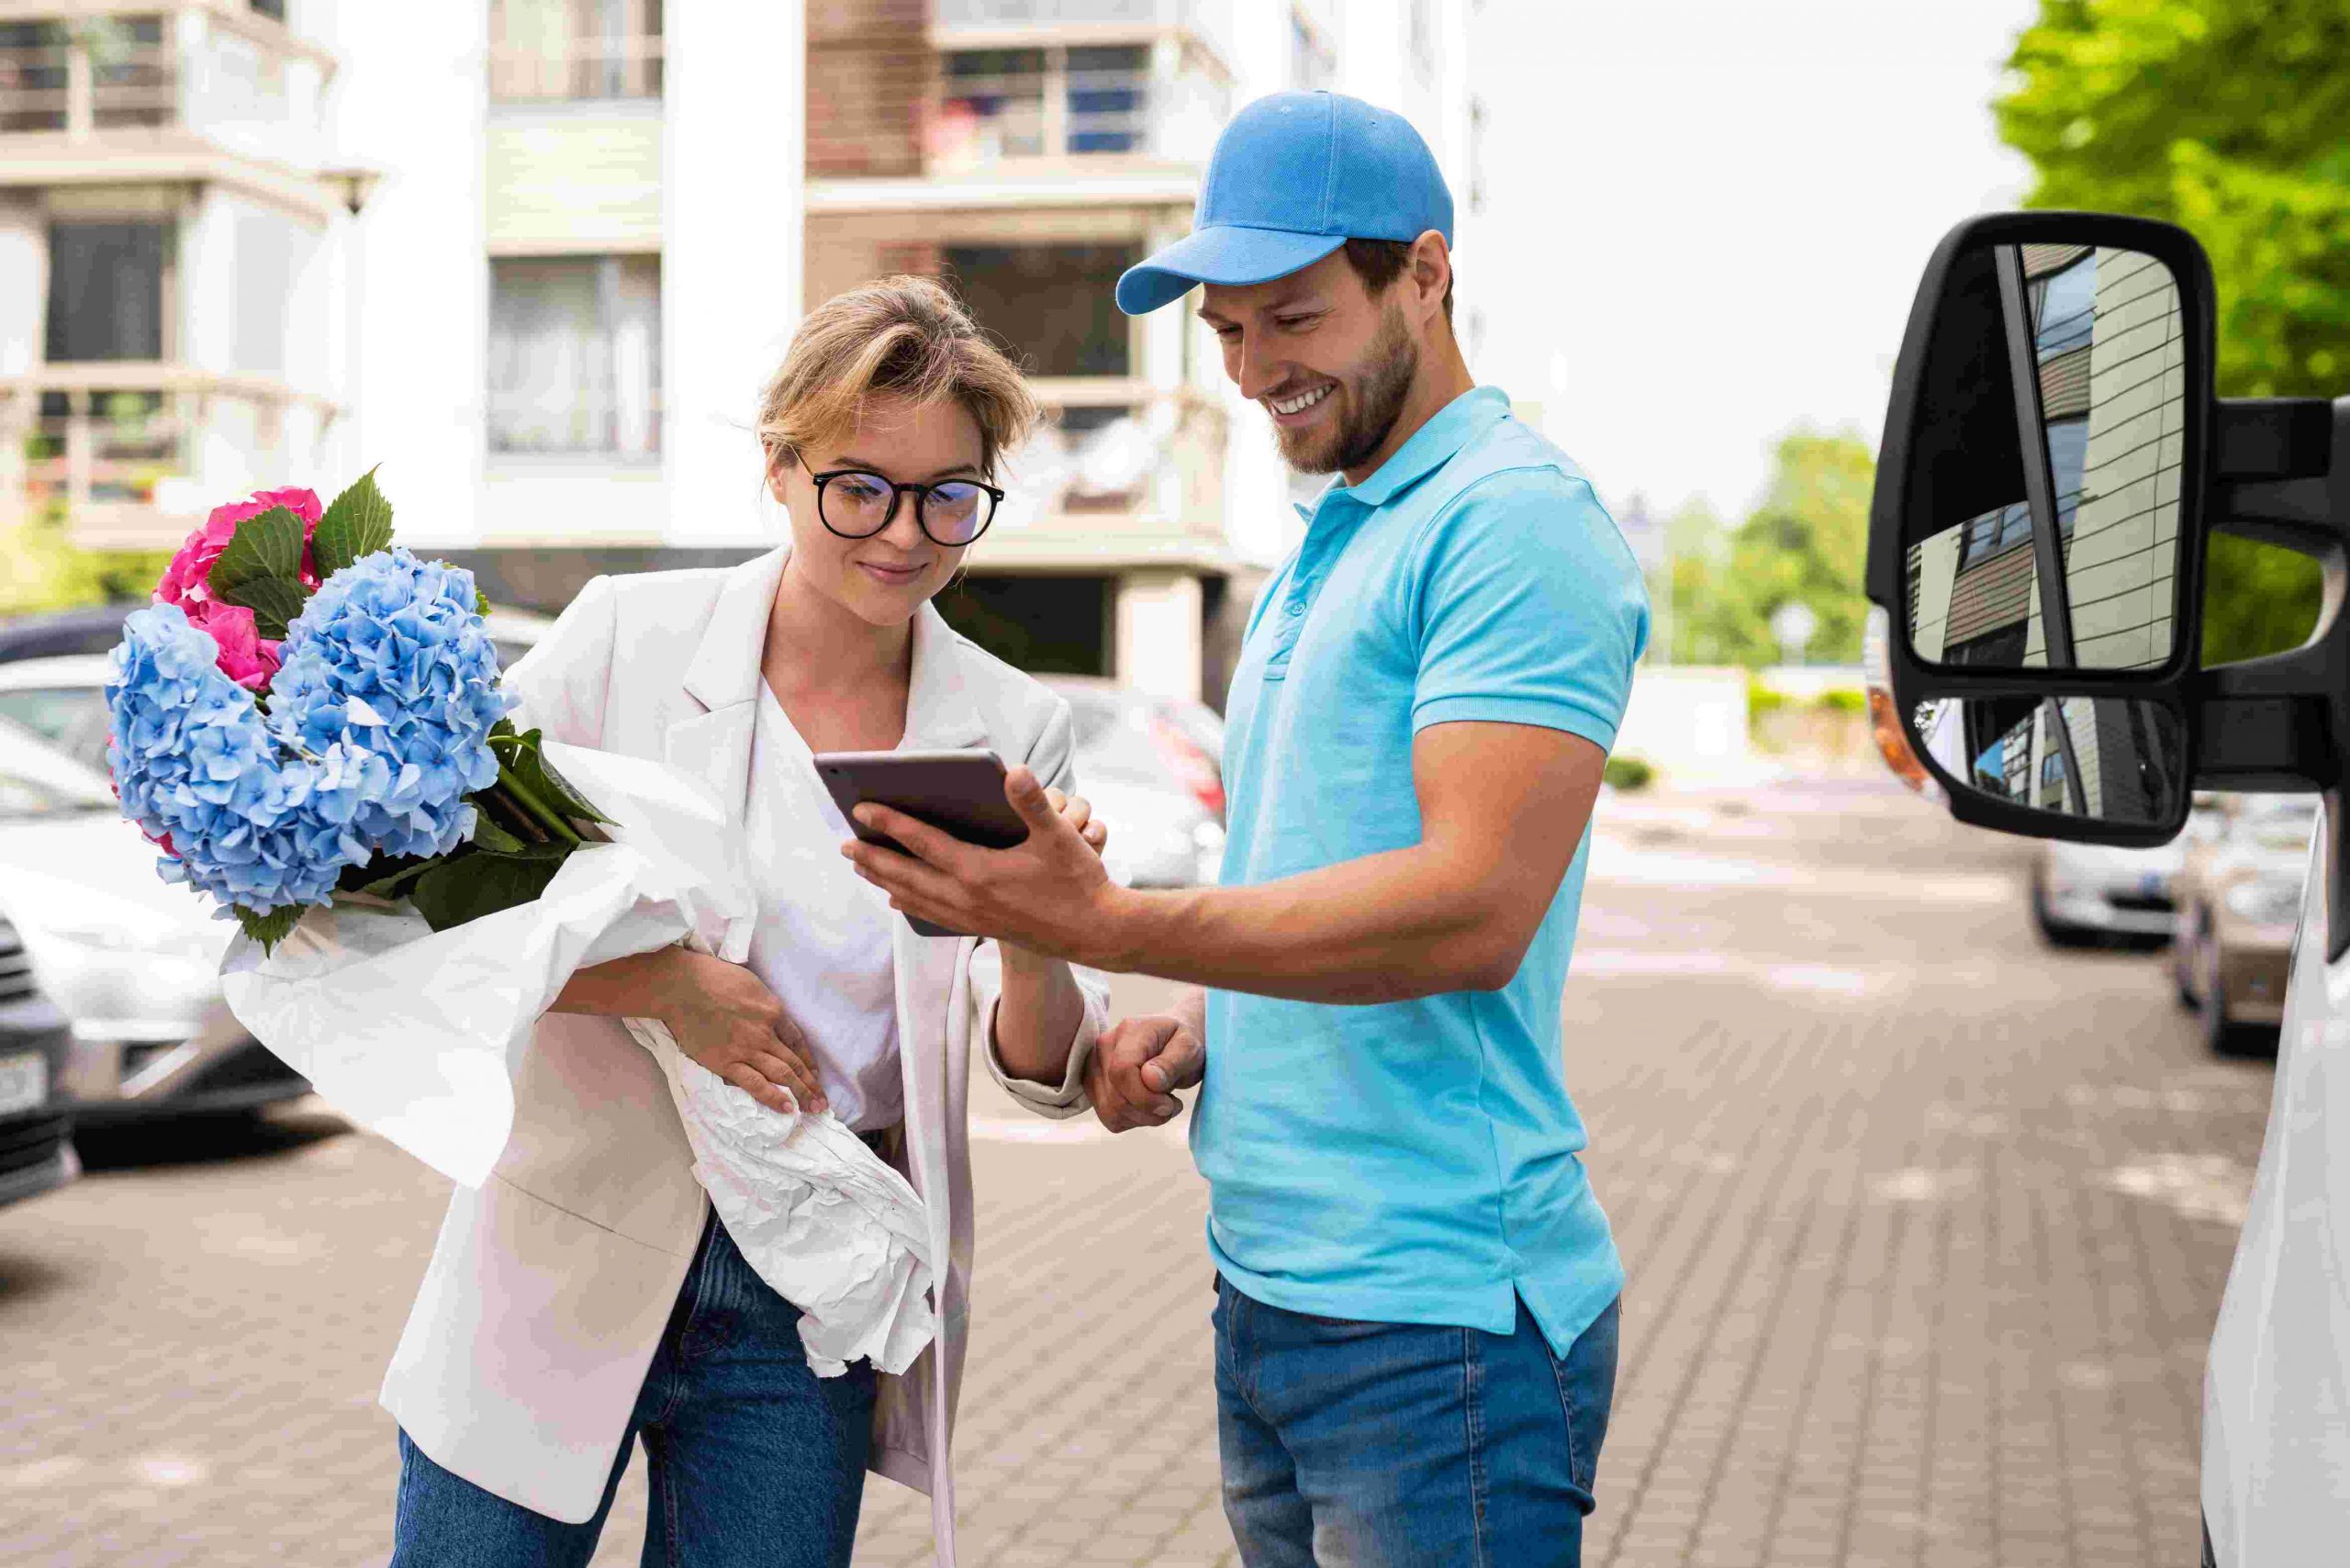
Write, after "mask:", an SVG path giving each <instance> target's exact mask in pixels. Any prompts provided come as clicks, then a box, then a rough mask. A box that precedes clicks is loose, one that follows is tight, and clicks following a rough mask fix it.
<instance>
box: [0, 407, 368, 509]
mask: <svg viewBox="0 0 2350 1568" xmlns="http://www.w3.org/2000/svg"><path fill="white" fill-rule="evenodd" d="M333 413H334V410H333V409H332V408H331V407H330V406H329V405H328V404H327V403H326V402H325V401H324V400H323V399H320V398H313V397H308V396H307V395H304V394H301V393H297V392H295V391H293V390H292V389H290V388H288V387H286V386H284V385H283V384H281V383H278V382H274V381H272V380H269V379H267V378H264V377H260V376H245V375H215V374H211V373H207V372H204V371H199V370H195V369H192V368H190V367H187V366H185V365H175V364H131V363H124V364H73V365H51V366H49V367H47V368H46V369H44V370H41V371H39V372H36V373H34V374H33V375H24V376H13V377H6V378H0V489H5V491H6V494H5V495H0V510H11V509H12V508H13V507H18V506H20V507H22V508H23V509H25V510H28V511H34V512H38V511H41V510H49V509H51V508H57V507H62V509H63V510H64V511H65V514H66V517H67V519H68V521H69V524H70V526H71V528H72V530H73V534H74V536H75V537H76V538H77V539H78V540H80V541H82V542H83V543H90V544H95V545H99V546H101V547H106V546H120V547H140V548H145V547H156V546H161V547H168V546H169V545H172V544H175V543H178V542H179V539H180V537H181V536H182V535H183V534H184V533H185V531H186V530H187V528H188V527H190V526H192V520H193V519H195V518H197V517H200V516H201V515H202V513H203V511H204V510H205V509H206V508H207V506H208V505H210V504H211V501H212V500H217V499H218V498H220V497H222V496H229V495H238V494H242V493H243V492H244V491H245V490H248V489H251V488H252V487H254V486H256V485H259V484H262V483H264V482H268V481H272V480H274V479H275V478H278V477H281V476H284V475H285V474H287V473H299V472H306V471H308V469H309V468H310V467H312V466H313V459H314V457H315V455H316V453H317V448H318V442H319V437H320V435H321V434H322V432H323V431H324V429H325V426H326V424H327V422H328V421H329V420H330V419H331V418H332V417H333Z"/></svg>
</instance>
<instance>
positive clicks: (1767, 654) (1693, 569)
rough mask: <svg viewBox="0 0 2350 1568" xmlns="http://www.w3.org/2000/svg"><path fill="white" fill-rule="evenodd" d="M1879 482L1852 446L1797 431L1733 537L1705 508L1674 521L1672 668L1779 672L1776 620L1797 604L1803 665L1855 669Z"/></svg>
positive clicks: (1865, 455) (1856, 444)
mask: <svg viewBox="0 0 2350 1568" xmlns="http://www.w3.org/2000/svg"><path fill="white" fill-rule="evenodd" d="M1875 477H1876V460H1875V457H1874V454H1872V453H1871V452H1870V450H1869V446H1868V443H1867V442H1863V441H1862V440H1861V439H1860V438H1859V437H1858V436H1855V435H1852V434H1849V433H1840V434H1835V435H1824V434H1821V433H1819V432H1818V431H1807V430H1799V431H1791V432H1790V433H1788V434H1786V435H1785V436H1782V437H1781V438H1780V440H1779V444H1778V447H1777V450H1776V451H1775V452H1774V454H1773V456H1772V465H1771V478H1770V483H1769V486H1768V487H1767V488H1766V489H1765V490H1764V492H1763V496H1762V504H1761V505H1759V506H1757V507H1756V508H1755V509H1754V510H1753V511H1752V512H1751V513H1750V514H1749V515H1748V516H1747V518H1746V519H1745V521H1742V522H1740V524H1739V525H1738V526H1737V527H1736V528H1734V529H1724V528H1723V527H1721V526H1720V524H1719V522H1718V520H1716V519H1715V518H1714V517H1713V515H1712V513H1711V512H1709V511H1706V510H1702V509H1695V508H1692V509H1684V510H1683V511H1681V512H1679V513H1676V514H1675V515H1674V516H1673V519H1672V520H1671V521H1669V522H1668V523H1667V524H1666V529H1667V538H1668V539H1669V540H1670V541H1671V546H1672V548H1671V551H1670V554H1669V559H1670V560H1671V561H1672V571H1673V580H1672V582H1671V583H1670V584H1669V585H1662V586H1664V587H1665V588H1667V589H1668V591H1669V593H1670V595H1671V597H1670V599H1669V602H1668V608H1667V611H1666V615H1665V617H1664V618H1663V619H1664V620H1665V622H1666V624H1665V631H1666V633H1667V634H1668V637H1669V639H1670V643H1671V647H1670V652H1671V655H1672V657H1673V661H1674V662H1675V663H1680V664H1737V665H1746V666H1762V665H1772V664H1776V663H1778V662H1779V659H1780V657H1781V650H1780V647H1779V644H1778V640H1777V639H1776V638H1775V637H1774V636H1773V635H1772V633H1771V617H1772V615H1773V613H1774V611H1776V610H1778V609H1779V607H1780V606H1782V605H1784V604H1787V603H1789V602H1800V603H1802V604H1804V605H1806V606H1807V607H1808V608H1809V609H1810V610H1811V611H1812V613H1813V614H1814V615H1815V616H1816V617H1818V630H1817V631H1816V632H1815V633H1813V635H1812V639H1811V643H1810V645H1809V647H1808V648H1807V649H1806V655H1807V657H1809V658H1812V659H1816V660H1824V661H1829V662H1837V663H1845V664H1852V663H1857V662H1858V661H1859V659H1860V656H1861V628H1862V625H1863V622H1864V620H1865V618H1866V616H1867V612H1868V605H1867V602H1866V600H1865V599H1863V595H1862V590H1861V572H1862V567H1863V564H1864V563H1865V562H1866V560H1867V559H1868V543H1869V494H1870V490H1871V487H1873V486H1874V483H1875ZM1652 591H1653V590H1652Z"/></svg>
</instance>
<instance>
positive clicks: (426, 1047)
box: [221, 742, 935, 1377]
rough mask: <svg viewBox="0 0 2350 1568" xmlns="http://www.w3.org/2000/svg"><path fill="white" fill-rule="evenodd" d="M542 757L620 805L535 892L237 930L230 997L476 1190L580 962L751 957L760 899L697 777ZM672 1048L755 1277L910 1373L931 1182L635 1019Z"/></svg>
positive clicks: (714, 1197) (597, 797)
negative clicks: (743, 1084) (508, 904)
mask: <svg viewBox="0 0 2350 1568" xmlns="http://www.w3.org/2000/svg"><path fill="white" fill-rule="evenodd" d="M546 755H547V759H548V760H549V761H550V762H551V763H553V764H554V767H555V768H556V769H557V770H558V771H559V772H560V773H562V774H563V776H564V777H565V778H566V779H567V780H569V781H570V783H571V784H572V785H573V787H574V788H576V790H578V791H579V793H580V794H581V795H582V796H583V797H585V798H586V799H587V800H588V801H593V802H594V803H595V804H596V806H597V808H598V810H599V811H601V812H603V813H604V814H605V815H606V816H608V817H610V818H611V819H612V822H611V824H610V826H608V827H607V828H606V829H605V830H604V831H605V832H606V833H607V834H609V836H610V839H611V840H612V842H610V843H609V844H599V845H593V846H588V847H587V848H584V849H581V850H578V851H577V852H576V853H574V854H573V855H572V856H571V857H570V858H568V859H567V860H565V862H564V865H563V868H562V869H561V870H559V871H558V872H557V873H556V874H555V876H554V880H553V881H551V882H550V883H549V884H548V885H547V889H546V891H545V892H544V893H543V894H542V895H541V896H540V897H539V899H538V900H537V901H536V902H532V903H529V904H525V905H523V906H521V907H520V908H517V909H510V910H504V911H501V912H499V913H496V914H491V915H486V916H484V917H482V918H481V919H478V920H474V921H469V922H467V923H466V924H464V925H461V926H458V927H455V928H454V929H452V930H449V931H442V932H435V931H433V930H432V928H431V926H429V925H427V924H425V922H424V918H423V916H421V915H420V914H418V913H416V911H415V909H414V908H413V907H411V906H410V905H408V904H407V903H406V902H401V903H397V904H392V905H380V906H378V905H370V904H361V903H351V902H337V903H336V904H335V905H333V906H332V907H330V908H327V909H320V910H313V911H311V912H310V913H308V914H306V915H305V916H304V917H303V919H302V921H301V922H300V924H297V925H296V926H295V928H294V930H293V932H292V934H291V935H288V936H287V937H286V938H285V940H284V941H282V942H280V943H278V944H277V946H276V947H275V949H274V952H272V953H270V954H268V955H266V956H264V955H263V952H262V950H261V947H260V946H259V944H257V943H254V942H252V941H251V940H250V939H248V938H246V937H244V936H242V935H240V936H239V937H238V938H237V939H236V941H235V942H234V943H233V944H232V945H231V946H229V952H228V955H227V957H226V958H224V959H223V960H222V965H221V985H222V988H223V990H224V991H225V992H226V994H227V997H228V1002H229V1009H230V1011H232V1012H233V1013H235V1014H236V1015H237V1018H238V1020H239V1021H240V1022H241V1023H242V1024H243V1025H245V1027H246V1028H248V1029H250V1030H252V1033H253V1037H254V1038H256V1039H258V1040H260V1041H261V1042H262V1044H263V1045H264V1046H267V1047H269V1048H270V1049H271V1050H272V1051H274V1053H276V1054H277V1055H278V1056H279V1057H280V1058H284V1060H285V1062H286V1064H287V1065H288V1066H290V1067H292V1068H293V1069H294V1070H296V1071H297V1072H299V1073H301V1074H302V1075H303V1076H304V1077H306V1078H308V1080H309V1081H310V1082H311V1084H312V1086H313V1087H315V1088H316V1089H317V1090H318V1092H319V1094H320V1095H322V1096H323V1097H324V1098H325V1099H326V1100H327V1101H328V1102H329V1103H331V1104H332V1105H334V1106H335V1107H336V1109H338V1110H339V1111H341V1113H342V1114H345V1115H347V1116H349V1117H350V1118H351V1119H352V1120H353V1121H354V1122H356V1123H357V1124H359V1125H360V1126H364V1127H365V1128H367V1129H368V1130H369V1131H371V1132H374V1133H376V1134H379V1135H380V1136H382V1137H385V1138H387V1139H389V1140H390V1141H391V1142H393V1143H395V1144H397V1145H398V1146H399V1147H400V1148H404V1149H406V1150H407V1151H408V1153H410V1154H413V1155H415V1156H416V1157H417V1158H418V1159H421V1160H423V1161H424V1162H425V1163H426V1164H427V1165H430V1166H431V1167H432V1168H433V1169H434V1170H438V1171H440V1172H441V1173H442V1175H444V1176H447V1177H449V1178H450V1179H451V1180H452V1181H455V1182H462V1183H464V1185H466V1186H478V1185H480V1184H481V1182H483V1181H485V1180H486V1179H487V1177H488V1175H489V1172H490V1170H491V1168H492V1167H493V1166H495V1165H496V1164H497V1163H498V1156H499V1154H500V1153H502V1152H503V1151H504V1149H505V1147H506V1140H507V1137H508V1136H509V1133H510V1132H511V1131H512V1129H513V1125H514V1082H515V1077H516V1072H517V1070H518V1069H519V1067H520V1063H521V1061H522V1059H523V1053H524V1052H526V1051H527V1050H529V1049H530V1047H531V1039H532V1029H533V1026H534V1025H536V1024H537V1022H538V1019H539V1016H540V1014H543V1013H544V1012H545V1011H546V1010H547V1008H548V1007H549V1006H550V1005H552V1004H553V1002H554V999H555V998H556V996H557V995H559V994H560V993H561V992H562V991H563V988H564V985H565V983H566V982H567V981H568V980H570V978H571V976H572V974H573V973H574V972H575V971H576V970H578V969H586V968H588V967H589V966H590V965H594V964H599V963H603V962H606V961H607V960H609V959H612V958H625V957H627V956H628V955H630V954H632V953H645V952H651V951H653V950H654V949H655V948H658V947H664V946H670V945H672V944H675V943H684V944H687V945H688V946H693V947H696V948H698V949H699V950H701V951H704V952H709V953H714V954H716V955H717V956H719V957H720V958H725V959H726V960H728V961H729V962H732V963H740V962H741V961H742V960H743V958H744V955H745V953H746V952H747V951H748V950H749V946H750V940H751V926H752V922H753V919H754V916H755V913H756V904H755V894H754V893H753V891H752V890H751V887H750V885H749V883H748V881H747V880H746V879H745V878H744V872H743V869H742V868H743V865H744V850H743V846H742V844H741V836H740V834H739V832H738V831H737V830H735V829H733V828H732V827H730V826H729V825H728V823H727V821H726V813H725V812H724V811H723V809H722V807H721V806H720V805H719V803H718V802H717V801H714V800H712V799H711V797H710V795H709V794H708V792H707V791H705V790H702V789H701V788H700V787H699V785H698V784H697V783H695V782H694V781H692V780H690V779H688V778H685V777H684V776H682V775H680V774H677V773H675V772H673V771H671V770H670V769H668V768H666V767H661V766H659V765H658V764H655V763H651V762H646V761H643V760H641V759H639V758H635V757H629V756H620V755H618V754H615V753H611V752H600V751H589V750H587V749H584V748H581V747H577V746H566V745H557V744H554V743H552V742H551V743H549V744H548V745H547V746H546ZM626 1023H627V1026H628V1029H629V1032H630V1033H631V1034H632V1035H633V1036H635V1037H636V1039H637V1040H638V1042H639V1043H640V1044H642V1045H643V1047H645V1048H646V1049H647V1050H649V1051H651V1052H652V1053H653V1055H654V1057H655V1059H656V1060H658V1061H659V1062H660V1064H661V1067H662V1070H663V1073H664V1075H665V1076H666V1078H667V1080H668V1082H669V1092H670V1097H671V1100H672V1102H673V1103H674V1104H675V1105H676V1107H677V1115H678V1116H679V1118H680V1119H681V1121H682V1122H683V1123H684V1126H685V1131H686V1137H687V1141H688V1144H689V1145H690V1146H691V1147H692V1148H693V1151H694V1176H695V1179H696V1180H698V1181H699V1182H700V1183H701V1185H702V1187H703V1190H704V1191H706V1192H708V1193H709V1194H710V1197H711V1204H712V1206H713V1207H715V1208H716V1210H717V1211H718V1216H719V1219H720V1221H721V1222H722V1224H724V1225H725V1226H726V1229H727V1234H728V1235H729V1236H731V1237H732V1238H733V1241H734V1244H735V1246H736V1247H738V1248H739V1249H741V1250H742V1253H743V1256H744V1260H746V1261H748V1262H749V1263H750V1265H751V1267H752V1268H753V1269H754V1270H755V1271H757V1272H758V1274H759V1277H760V1278H761V1279H763V1280H765V1281H767V1283H768V1284H769V1285H771V1286H773V1287H774V1288H775V1290H776V1291H777V1292H778V1294H781V1295H782V1296H783V1297H784V1299H786V1300H787V1301H789V1302H790V1303H792V1305H795V1306H798V1307H799V1308H800V1313H801V1316H800V1339H801V1341H802V1343H803V1345H804V1346H805V1348H806V1350H807V1353H808V1359H809V1364H810V1366H811V1368H812V1369H813V1370H814V1371H815V1372H816V1373H817V1375H819V1376H822V1377H831V1376H836V1375H838V1374H839V1373H840V1372H843V1371H844V1370H845V1365H846V1363H847V1362H849V1361H855V1360H857V1359H859V1358H867V1359H870V1360H871V1361H873V1363H874V1364H875V1365H876V1366H877V1367H878V1368H879V1369H880V1370H881V1371H883V1372H902V1371H904V1370H905V1368H906V1367H907V1366H909V1365H911V1364H912V1361H913V1360H914V1358H915V1357H916V1356H917V1355H919V1354H920V1353H921V1352H922V1350H923V1347H924V1346H925V1345H927V1344H928V1343H929V1342H930V1340H931V1338H932V1335H933V1333H934V1328H935V1325H934V1319H933V1316H932V1312H931V1305H930V1297H929V1292H930V1291H931V1289H932V1287H933V1286H934V1283H935V1271H934V1261H935V1260H934V1259H933V1258H932V1256H931V1249H930V1240H929V1236H930V1231H929V1226H928V1223H927V1221H926V1219H925V1216H924V1213H923V1203H922V1199H921V1197H920V1195H919V1194H917V1193H915V1192H914V1190H913V1188H912V1186H911V1185H909V1184H908V1182H906V1179H905V1178H904V1177H903V1176H901V1175H900V1174H899V1173H898V1172H897V1171H896V1170H892V1169H890V1167H889V1166H888V1165H886V1164H884V1163H883V1162H882V1161H881V1160H880V1159H878V1158H877V1157H876V1156H875V1155H874V1153H873V1151H872V1150H871V1149H870V1148H867V1147H866V1145H865V1142H864V1140H863V1139H861V1138H859V1137H857V1136H856V1134H855V1133H853V1132H851V1131H850V1130H849V1129H848V1128H847V1127H846V1126H843V1125H842V1123H841V1122H840V1120H839V1119H838V1118H837V1117H835V1116H834V1115H833V1114H832V1113H831V1112H829V1111H827V1112H825V1113H823V1114H821V1115H808V1114H783V1113H778V1112H774V1111H770V1110H767V1108H766V1107H764V1106H762V1105H760V1104H759V1103H758V1102H757V1101H755V1100H754V1099H752V1098H751V1097H750V1095H748V1094H746V1093H744V1092H743V1091H742V1090H740V1089H737V1088H735V1087H734V1086H733V1085H732V1084H730V1083H727V1082H725V1081H722V1080H721V1079H720V1078H718V1077H717V1076H716V1075H714V1074H712V1073H711V1072H710V1071H708V1070H705V1069H704V1068H702V1067H701V1066H700V1065H699V1064H698V1063H696V1062H694V1061H693V1060H692V1059H690V1058H688V1057H687V1056H686V1055H685V1054H684V1053H683V1052H682V1051H680V1050H679V1049H678V1048H677V1042H676V1041H675V1040H674V1039H673V1038H672V1037H671V1036H670V1034H669V1031H668V1029H667V1028H666V1026H665V1025H662V1024H660V1023H659V1022H657V1021H655V1020H652V1019H642V1018H632V1019H629V1020H626Z"/></svg>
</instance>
